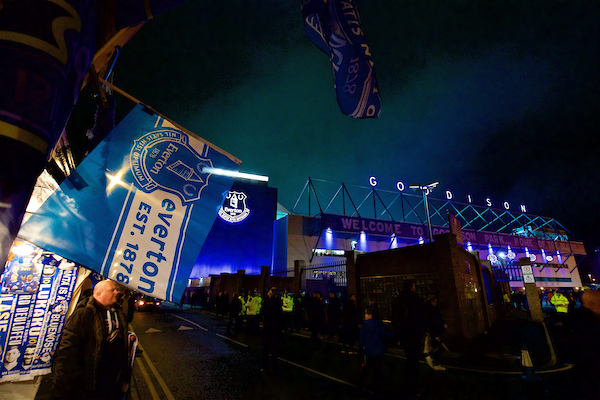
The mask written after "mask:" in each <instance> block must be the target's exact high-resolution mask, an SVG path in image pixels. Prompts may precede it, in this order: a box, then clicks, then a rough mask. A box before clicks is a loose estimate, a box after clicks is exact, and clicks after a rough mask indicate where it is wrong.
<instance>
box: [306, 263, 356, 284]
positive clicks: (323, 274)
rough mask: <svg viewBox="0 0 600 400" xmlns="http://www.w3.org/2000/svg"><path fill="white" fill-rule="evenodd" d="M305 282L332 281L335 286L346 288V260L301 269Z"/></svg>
mask: <svg viewBox="0 0 600 400" xmlns="http://www.w3.org/2000/svg"><path fill="white" fill-rule="evenodd" d="M302 271H303V272H304V274H305V275H304V276H305V278H306V280H323V279H324V278H327V279H332V280H333V282H334V283H335V285H336V286H348V277H347V275H346V260H343V261H334V262H329V263H323V264H316V265H310V266H307V267H304V268H303V269H302Z"/></svg>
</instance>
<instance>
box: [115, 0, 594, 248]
mask: <svg viewBox="0 0 600 400" xmlns="http://www.w3.org/2000/svg"><path fill="white" fill-rule="evenodd" d="M356 4H357V7H358V10H359V12H360V16H361V21H362V25H363V30H364V32H365V37H366V40H367V43H368V44H369V45H370V49H371V54H372V56H373V60H374V62H375V68H376V73H377V79H378V81H379V88H380V91H381V102H382V113H381V116H380V117H379V118H378V119H367V120H355V119H352V118H351V117H348V116H345V115H343V114H342V113H341V112H340V111H339V108H338V105H337V102H336V98H335V91H334V88H333V77H332V72H331V67H330V63H329V60H328V57H327V56H326V55H325V54H324V53H322V52H321V51H320V50H319V49H317V48H316V47H315V46H314V45H313V44H312V43H311V42H310V41H309V40H308V38H307V37H306V35H305V33H304V28H303V25H302V18H301V12H300V3H299V1H297V0H231V1H229V0H219V1H208V0H190V1H187V2H186V3H184V4H183V5H181V6H179V7H177V8H175V9H173V10H171V11H169V12H167V13H165V14H162V15H159V16H157V17H156V18H154V19H153V20H151V21H149V22H148V23H147V24H146V25H145V26H144V27H143V28H142V30H141V31H140V32H139V33H138V34H137V35H136V36H135V37H134V38H133V39H132V40H130V41H129V42H128V43H127V44H126V45H125V47H124V48H123V50H122V52H121V56H120V58H119V60H118V63H117V66H116V70H115V78H114V83H115V85H117V86H118V87H120V88H121V89H123V90H125V91H127V92H128V93H130V94H131V95H132V96H134V97H136V98H138V99H140V100H141V101H143V102H144V103H146V104H148V105H150V106H151V107H153V108H154V109H156V110H158V111H159V112H161V113H162V114H164V115H166V116H167V117H169V118H171V119H173V120H174V121H176V122H178V123H179V124H181V125H183V126H185V127H186V128H187V129H189V130H191V131H192V132H194V133H196V134H197V135H199V136H200V137H203V138H204V139H206V140H208V141H209V142H211V143H213V144H215V145H217V146H219V147H220V148H222V149H224V150H226V151H227V152H229V153H230V154H232V155H234V156H236V157H238V158H239V159H241V160H242V167H241V169H242V171H243V172H249V173H257V174H261V175H267V176H269V177H270V182H269V186H271V187H275V188H278V190H279V202H280V203H281V204H282V205H283V206H284V207H286V208H288V209H291V208H292V207H293V205H294V203H295V201H296V200H297V198H298V196H299V195H300V193H301V191H302V189H303V187H304V185H305V183H306V180H307V179H308V177H313V178H320V179H326V180H330V181H334V182H344V183H346V184H351V185H364V186H368V178H369V176H371V175H374V176H376V177H377V178H378V181H379V184H378V186H377V188H378V189H386V190H394V185H395V182H396V181H398V180H401V181H403V182H405V183H407V184H409V183H415V182H420V183H428V182H431V181H436V180H437V181H440V186H439V189H436V191H437V190H439V193H438V194H437V196H436V195H433V196H434V197H438V198H442V197H443V191H445V190H446V189H448V190H452V192H453V193H454V195H455V198H456V200H457V201H463V202H466V196H467V195H468V194H470V195H471V196H472V198H473V203H474V204H478V205H484V199H485V198H486V197H490V198H491V199H492V200H494V201H495V202H496V204H497V205H498V208H500V203H501V202H503V201H509V202H511V203H515V204H516V203H519V204H521V203H522V204H526V205H527V208H528V212H530V213H532V214H535V215H543V216H548V217H553V218H555V219H557V220H558V221H559V222H560V223H561V224H563V225H564V226H565V227H566V228H567V229H568V230H569V231H571V232H572V233H573V235H574V236H575V239H576V240H583V241H584V242H585V243H586V247H587V248H588V252H590V251H591V250H593V248H594V247H595V246H598V247H600V234H599V228H600V223H599V213H600V196H599V194H600V190H599V189H598V183H599V182H598V176H599V172H600V168H599V165H600V162H599V159H600V154H599V153H600V152H599V150H598V149H599V148H600V146H599V145H600V143H599V142H600V139H599V135H598V132H599V128H600V124H599V122H600V51H599V42H600V41H599V39H598V38H599V35H598V28H599V27H600V7H599V3H598V1H597V0H588V1H558V0H542V1H537V0H532V1H509V0H487V1H475V0H461V1H459V0H453V1H441V0H435V1H427V0H419V1H400V0H369V1H367V0H357V1H356ZM118 101H120V102H121V104H126V103H127V101H126V100H124V99H122V98H121V99H119V100H118ZM130 106H131V105H130Z"/></svg>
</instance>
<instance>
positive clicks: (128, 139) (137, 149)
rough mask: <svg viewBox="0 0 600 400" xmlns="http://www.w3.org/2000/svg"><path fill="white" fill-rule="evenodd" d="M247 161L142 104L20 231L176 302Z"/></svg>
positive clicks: (80, 261) (40, 243)
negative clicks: (219, 212) (220, 171)
mask: <svg viewBox="0 0 600 400" xmlns="http://www.w3.org/2000/svg"><path fill="white" fill-rule="evenodd" d="M239 165H240V161H239V160H238V159H236V158H235V157H233V156H231V155H229V154H227V153H225V152H224V151H222V150H220V149H218V148H216V147H215V146H213V145H211V144H210V143H208V142H206V141H204V140H203V139H201V138H199V137H197V136H196V135H194V134H192V133H190V132H187V131H183V130H181V129H179V128H178V127H176V124H174V123H171V122H170V121H168V120H166V119H165V118H163V117H161V116H159V115H156V114H154V113H153V112H152V111H150V110H148V109H146V108H144V107H142V106H140V105H138V106H136V107H135V108H134V109H133V110H132V111H131V112H130V113H129V114H128V115H127V117H125V118H124V119H123V120H122V121H121V122H120V123H119V125H118V126H117V127H116V128H115V129H114V130H113V131H112V132H111V133H110V134H109V135H108V136H107V137H106V138H105V139H104V140H103V141H102V142H101V143H100V144H99V145H98V146H97V147H96V148H95V149H94V150H93V151H92V152H91V153H90V154H89V155H88V157H86V158H85V159H84V160H83V162H82V163H81V164H80V165H79V166H78V167H77V169H76V170H75V171H74V173H73V174H72V175H71V176H69V178H68V179H67V180H65V181H64V182H63V183H62V184H61V185H60V187H59V189H58V190H57V191H56V192H55V193H53V194H52V196H50V197H49V198H48V199H47V200H46V202H45V203H44V204H43V205H42V206H41V208H40V209H39V210H38V211H37V212H36V213H35V214H34V215H33V216H32V217H31V218H30V219H29V220H28V221H27V222H26V223H25V224H23V226H22V227H21V230H20V231H19V237H21V238H23V239H26V240H28V241H30V242H32V243H34V244H36V245H38V246H40V247H42V248H44V249H47V250H49V251H52V252H54V253H56V254H58V255H60V256H62V257H65V258H67V259H69V260H71V261H73V262H76V263H78V264H81V265H83V266H85V267H87V268H89V269H91V270H93V271H96V272H98V273H100V274H101V275H103V276H105V277H107V278H109V279H112V280H115V281H118V282H120V283H122V284H124V285H126V286H128V287H130V288H132V289H135V290H138V291H141V292H143V293H146V294H148V295H150V296H153V297H158V298H161V299H165V300H169V301H179V299H180V297H181V294H182V293H183V290H184V289H185V287H186V286H187V279H188V277H189V274H190V271H191V268H192V267H193V265H194V262H195V261H196V258H197V257H198V254H199V253H200V250H201V248H202V244H203V243H204V240H205V238H206V236H207V235H208V232H209V231H210V229H211V227H212V224H213V222H214V220H215V217H216V216H217V210H218V208H219V207H220V205H221V203H222V201H223V196H222V194H223V193H225V192H227V191H229V189H230V188H231V186H232V184H233V181H234V179H235V178H234V177H231V176H224V175H216V174H215V173H214V170H217V169H221V170H226V171H228V172H230V173H231V174H232V175H233V176H235V175H236V174H237V172H238V170H239Z"/></svg>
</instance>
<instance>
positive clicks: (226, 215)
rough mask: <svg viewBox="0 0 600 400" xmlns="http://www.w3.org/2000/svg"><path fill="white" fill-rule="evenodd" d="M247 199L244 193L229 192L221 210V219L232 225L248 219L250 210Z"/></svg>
mask: <svg viewBox="0 0 600 400" xmlns="http://www.w3.org/2000/svg"><path fill="white" fill-rule="evenodd" d="M247 198H248V196H247V195H246V193H244V192H235V191H229V192H228V193H227V195H225V200H224V201H223V205H222V206H221V208H220V209H219V217H221V218H222V219H223V220H225V221H227V222H231V223H232V224H235V223H237V222H242V221H243V220H245V219H246V218H248V215H250V209H249V208H248V207H247V206H246V199H247Z"/></svg>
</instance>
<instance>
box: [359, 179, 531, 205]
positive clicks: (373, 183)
mask: <svg viewBox="0 0 600 400" xmlns="http://www.w3.org/2000/svg"><path fill="white" fill-rule="evenodd" d="M378 183H379V182H377V177H375V176H370V177H369V185H371V186H372V187H375V186H377V184H378ZM405 188H406V186H405V185H404V183H403V182H402V181H398V182H396V189H398V191H400V192H403V191H404V189H405ZM428 194H429V193H428ZM445 194H446V200H452V198H453V197H454V194H453V193H452V192H451V191H450V190H446V193H445ZM467 202H468V203H469V204H471V203H472V202H473V199H472V198H471V195H470V194H469V195H467ZM485 205H486V206H488V207H491V206H492V205H493V203H492V199H490V198H489V197H487V198H486V199H485ZM502 207H504V209H505V210H510V203H509V202H508V201H505V202H503V203H502ZM519 208H520V209H521V212H524V213H526V212H527V207H526V206H525V204H521V205H520V207H519Z"/></svg>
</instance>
